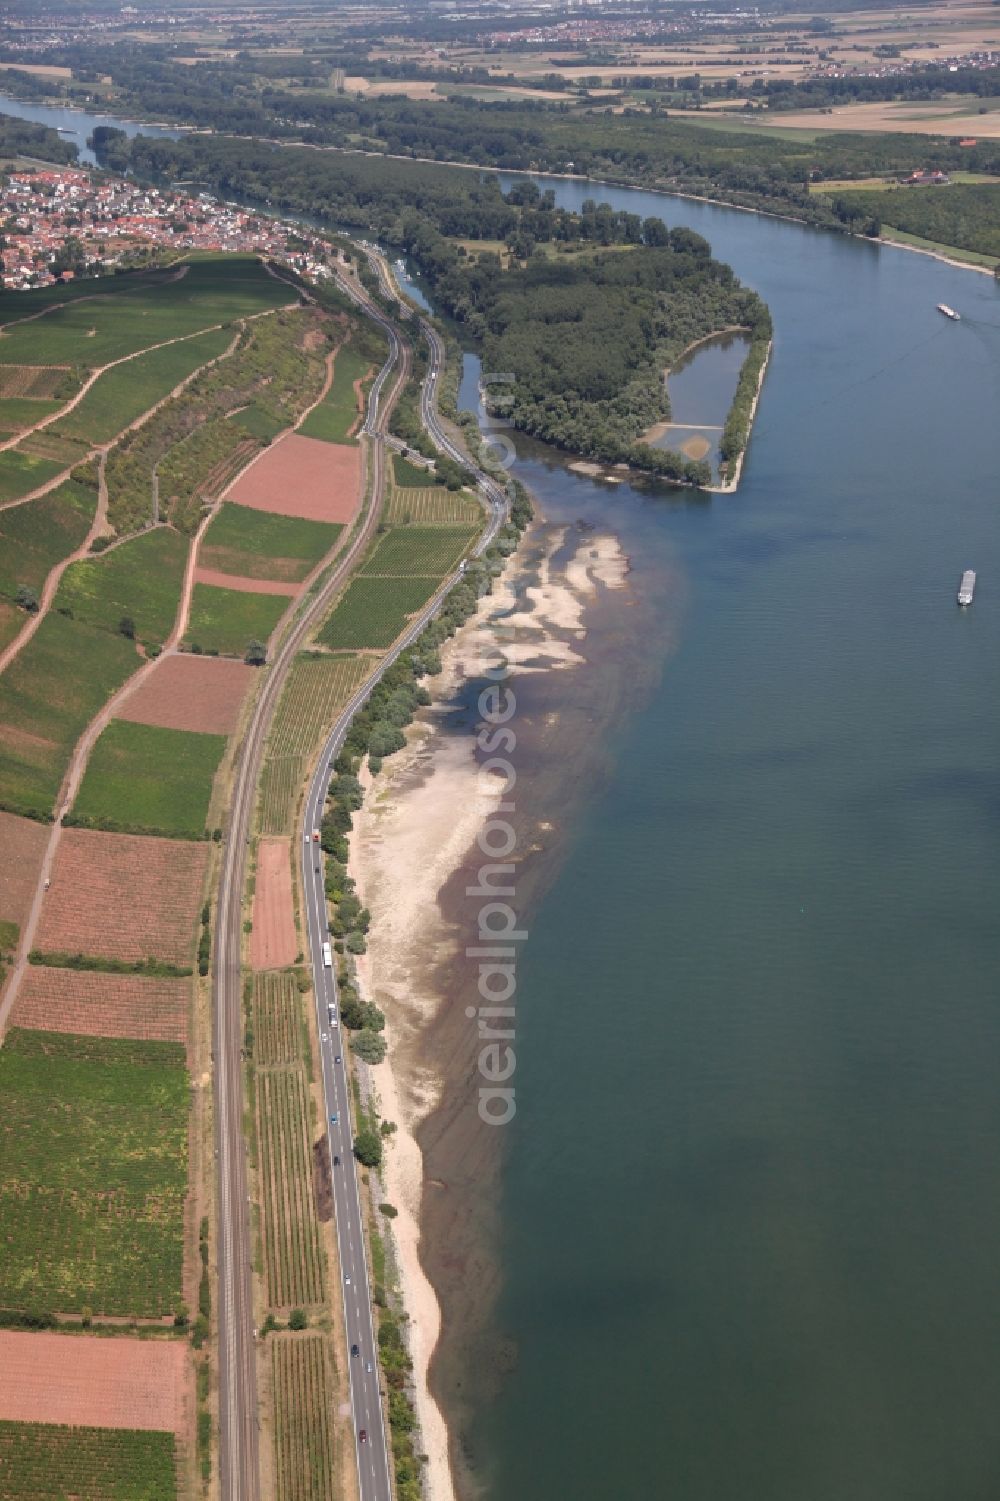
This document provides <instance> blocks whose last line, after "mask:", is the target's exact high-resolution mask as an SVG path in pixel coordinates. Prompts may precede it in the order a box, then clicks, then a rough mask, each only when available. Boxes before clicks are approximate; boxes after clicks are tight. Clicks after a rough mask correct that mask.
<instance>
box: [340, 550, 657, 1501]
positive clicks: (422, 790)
mask: <svg viewBox="0 0 1000 1501" xmlns="http://www.w3.org/2000/svg"><path fill="white" fill-rule="evenodd" d="M533 540H534V541H537V536H536V537H535V538H533ZM557 554H558V555H559V556H558V558H557V556H556V555H557ZM529 567H530V573H531V580H530V582H529V581H528V578H527V575H528V569H529ZM627 571H628V561H627V559H626V558H625V557H624V555H623V554H622V552H621V548H620V545H619V543H618V540H617V539H616V538H615V537H613V536H610V535H604V534H596V533H592V532H579V533H577V532H574V533H573V534H572V536H571V537H570V538H569V540H567V532H566V530H565V529H557V528H553V529H551V530H550V531H548V532H547V533H546V534H545V535H544V547H543V550H542V555H541V558H540V559H539V558H538V557H537V555H536V557H535V559H534V560H533V561H532V562H531V564H530V565H527V564H525V563H523V562H521V561H519V560H515V562H514V563H513V564H512V565H511V567H510V568H509V569H508V571H507V574H506V575H505V577H504V579H503V580H502V581H499V582H498V583H497V585H496V586H495V588H494V593H493V594H492V595H490V596H489V597H488V598H487V599H485V600H484V601H483V602H482V604H481V605H480V608H479V611H478V612H477V614H476V615H475V616H473V618H472V619H471V620H470V621H469V622H467V624H466V625H465V626H464V627H463V629H462V630H461V631H460V632H459V634H458V636H457V637H456V638H455V639H454V641H453V642H451V643H450V644H449V646H448V647H447V648H446V649H445V651H444V652H443V661H444V672H443V674H442V677H441V678H439V679H438V680H437V681H436V682H435V684H434V688H433V691H434V693H435V698H436V700H437V703H438V704H444V705H447V703H448V701H449V699H451V698H452V697H453V696H454V694H455V693H456V692H457V691H458V690H459V689H460V688H461V686H462V684H463V683H464V682H465V681H467V680H468V679H469V678H472V677H477V676H479V675H480V674H481V672H482V670H483V666H484V665H485V664H486V663H487V662H489V663H495V662H496V660H497V653H498V650H499V651H500V652H502V654H503V655H504V656H505V657H506V659H507V660H508V661H509V662H510V663H511V664H512V665H513V666H514V668H515V674H520V673H522V672H542V671H565V670H572V669H573V668H575V667H578V666H580V665H581V664H582V661H583V659H582V657H581V656H580V655H579V653H578V651H576V650H574V645H573V641H574V640H580V639H581V638H582V637H583V636H584V635H585V634H586V631H585V627H584V624H583V614H584V611H585V609H586V606H587V604H588V603H589V602H590V601H591V600H592V599H593V598H595V597H596V595H597V593H598V591H599V590H600V589H604V588H620V587H622V586H623V584H624V582H625V578H626V574H627ZM567 638H571V639H567ZM444 717H445V711H444V710H443V709H442V708H441V707H437V706H435V707H432V708H430V709H427V710H424V711H422V712H421V715H420V716H419V718H418V720H417V721H416V723H415V724H414V725H413V726H412V727H411V729H410V731H409V732H408V742H407V746H406V749H405V750H403V751H401V752H400V753H399V754H398V755H397V756H394V757H393V758H391V760H390V761H388V762H387V763H386V764H385V768H384V770H383V772H382V773H381V774H380V776H379V777H378V778H377V780H376V781H375V782H374V784H373V785H372V786H371V787H370V789H369V791H368V795H367V797H366V800H365V804H364V807H363V808H362V810H361V812H360V813H358V814H356V815H355V820H354V834H353V836H352V839H351V865H350V868H351V872H352V874H353V876H354V878H355V880H356V882H357V886H358V894H359V896H360V897H361V899H362V901H363V902H364V904H365V906H367V907H368V908H369V909H370V911H371V914H372V923H371V930H370V933H369V939H368V952H367V954H365V955H364V956H362V958H361V959H360V960H359V962H358V979H359V982H360V984H361V987H362V990H363V992H364V994H365V995H366V997H368V998H370V999H372V1000H375V1001H376V1002H377V1004H378V1005H380V1006H381V1007H382V1009H383V1010H384V1011H385V1014H386V1037H387V1040H388V1043H389V1052H388V1058H387V1060H386V1062H385V1063H382V1064H380V1065H378V1066H377V1067H375V1068H372V1069H371V1070H370V1071H369V1072H370V1077H371V1080H372V1085H373V1088H374V1090H375V1093H376V1095H377V1097H378V1100H379V1103H380V1107H381V1113H382V1116H383V1119H384V1120H389V1121H392V1122H394V1123H395V1125H396V1127H397V1129H396V1132H395V1133H394V1135H393V1136H392V1137H391V1138H390V1145H389V1148H388V1151H387V1153H386V1160H385V1163H384V1166H383V1169H382V1185H383V1189H384V1192H385V1196H386V1198H387V1200H388V1202H390V1203H391V1204H393V1205H394V1206H395V1208H396V1210H397V1217H396V1218H395V1219H394V1220H393V1221H391V1237H392V1240H393V1243H394V1251H395V1259H396V1263H397V1266H398V1270H399V1280H400V1289H401V1292H402V1296H403V1302H404V1305H405V1307H406V1310H407V1312H408V1314H409V1319H410V1324H409V1337H410V1354H411V1357H412V1359H413V1367H414V1369H413V1376H414V1385H415V1396H416V1407H417V1416H418V1420H419V1424H420V1443H419V1447H420V1449H421V1450H422V1452H423V1453H425V1454H426V1455H427V1461H428V1462H427V1470H426V1482H427V1487H426V1489H427V1495H428V1497H429V1501H454V1497H455V1484H454V1477H453V1474H452V1469H451V1463H450V1459H449V1434H448V1429H447V1425H446V1423H445V1419H444V1416H443V1414H442V1411H441V1408H440V1406H439V1405H438V1403H437V1402H436V1401H435V1400H434V1398H433V1397H432V1396H431V1394H430V1391H429V1389H428V1382H427V1373H428V1368H429V1365H430V1361H431V1357H432V1355H433V1353H434V1349H435V1346H436V1344H437V1342H438V1339H439V1337H440V1331H441V1310H440V1305H439V1303H438V1299H437V1296H436V1294H435V1291H434V1288H433V1286H432V1285H431V1283H430V1281H429V1280H428V1278H427V1275H426V1273H425V1271H424V1268H423V1265H422V1261H421V1256H420V1250H421V1246H420V1239H421V1206H422V1198H423V1192H424V1186H425V1174H424V1164H423V1157H422V1153H421V1151H420V1148H419V1146H418V1144H417V1139H416V1131H417V1128H418V1127H419V1125H420V1123H421V1122H422V1121H423V1120H425V1119H426V1117H427V1116H428V1115H429V1114H430V1113H431V1111H432V1110H433V1109H434V1108H435V1107H436V1106H437V1105H438V1103H439V1102H440V1100H441V1098H442V1094H443V1092H444V1091H445V1090H447V1089H448V1087H449V1081H448V1079H447V1078H446V1077H445V1076H444V1074H443V1071H438V1070H435V1069H434V1068H433V1067H430V1068H429V1067H428V1066H427V1065H426V1064H423V1063H420V1062H418V1053H419V1050H420V1043H421V1040H422V1035H423V1033H424V1032H425V1030H426V1028H427V1027H428V1026H429V1024H430V1022H431V1021H432V1020H433V1018H434V1016H435V1015H436V1014H437V1010H438V1008H439V1006H440V1004H441V997H440V996H439V995H438V994H437V993H436V992H435V990H434V986H433V981H432V976H433V974H434V972H435V970H436V968H437V966H438V965H439V964H440V963H441V961H442V960H443V959H447V958H449V957H451V956H452V955H455V954H457V953H458V951H459V942H458V934H457V932H456V930H455V929H454V928H453V927H452V926H451V925H449V924H448V923H446V921H445V919H444V918H443V916H442V913H441V909H440V905H439V902H438V896H439V893H440V892H441V890H442V888H443V887H444V886H445V884H446V882H447V880H448V878H449V876H451V875H452V874H453V872H454V871H455V870H457V869H458V868H459V866H460V865H461V864H462V861H463V859H464V858H465V856H466V855H467V854H468V852H469V850H470V849H471V848H472V847H473V845H474V844H475V840H476V836H477V833H478V831H479V828H480V826H481V824H482V822H483V821H484V819H485V818H486V817H487V815H488V814H489V812H490V811H491V809H492V808H493V806H494V804H495V802H496V800H497V797H498V792H499V790H498V789H497V787H496V786H495V785H494V786H491V784H490V779H489V778H485V779H484V778H483V777H482V776H481V775H480V773H479V770H478V766H477V762H476V758H475V740H474V738H473V735H472V734H471V733H465V734H457V733H451V732H448V731H447V730H446V727H445V724H444Z"/></svg>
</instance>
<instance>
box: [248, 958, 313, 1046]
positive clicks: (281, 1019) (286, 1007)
mask: <svg viewBox="0 0 1000 1501" xmlns="http://www.w3.org/2000/svg"><path fill="white" fill-rule="evenodd" d="M300 1005H301V1002H300V998H299V992H298V989H297V988H296V984H295V977H294V975H292V974H289V973H288V972H287V971H273V972H271V973H269V974H261V975H254V980H253V1055H254V1059H255V1060H256V1063H257V1066H258V1068H271V1067H273V1066H274V1065H275V1064H282V1063H297V1062H298V1061H299V1059H300V1058H301V1056H302V1019H301V1015H300Z"/></svg>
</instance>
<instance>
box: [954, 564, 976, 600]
mask: <svg viewBox="0 0 1000 1501" xmlns="http://www.w3.org/2000/svg"><path fill="white" fill-rule="evenodd" d="M975 592H976V573H975V569H973V568H967V569H966V570H965V572H964V573H963V574H962V582H961V583H960V584H959V586H958V602H959V604H960V605H971V603H972V596H973V595H974V594H975Z"/></svg>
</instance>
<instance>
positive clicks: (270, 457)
mask: <svg viewBox="0 0 1000 1501" xmlns="http://www.w3.org/2000/svg"><path fill="white" fill-rule="evenodd" d="M360 477H361V456H360V450H359V449H357V448H352V447H350V446H349V445H347V444H343V443H321V442H319V441H318V440H317V439H316V438H310V437H308V436H304V435H303V433H302V432H301V431H300V432H295V433H286V434H285V436H284V437H283V438H280V439H279V440H278V442H277V443H274V444H272V446H271V447H270V448H269V449H267V451H266V452H265V453H263V454H261V456H260V458H258V459H256V460H255V462H254V463H253V464H252V465H251V467H250V468H248V469H247V470H246V472H245V473H244V474H241V475H240V477H239V479H238V480H237V481H236V484H235V485H234V486H233V488H232V490H231V492H230V495H229V498H230V500H234V501H237V502H238V503H239V504H240V505H244V506H252V507H253V508H254V509H256V510H261V511H274V512H277V514H278V515H280V516H301V517H305V518H307V519H309V520H312V521H326V522H333V521H336V522H345V521H352V520H353V519H354V516H355V514H356V512H357V509H358V504H359V499H360V497H359V493H358V491H359V483H360Z"/></svg>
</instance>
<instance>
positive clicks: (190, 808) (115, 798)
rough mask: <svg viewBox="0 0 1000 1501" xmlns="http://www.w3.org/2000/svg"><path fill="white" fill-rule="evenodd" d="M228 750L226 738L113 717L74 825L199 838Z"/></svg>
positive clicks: (90, 764) (99, 746)
mask: <svg viewBox="0 0 1000 1501" xmlns="http://www.w3.org/2000/svg"><path fill="white" fill-rule="evenodd" d="M225 749H226V737H225V735H205V734H200V733H199V732H197V731H195V730H167V729H163V728H161V727H160V726H159V725H150V724H132V723H131V722H130V721H129V720H125V719H113V720H112V721H111V723H110V724H109V725H108V727H107V729H106V730H105V731H104V732H103V734H102V735H101V737H100V739H99V740H98V742H97V744H96V745H95V746H94V750H93V753H92V754H91V757H90V761H89V762H88V765H87V770H86V773H85V775H84V778H83V785H82V786H81V788H80V792H79V795H78V796H77V799H76V802H75V803H74V805H73V819H74V822H81V823H88V824H92V825H94V826H95V827H97V828H105V829H118V830H121V831H122V832H124V833H133V832H138V833H144V834H146V833H148V834H172V835H187V836H188V837H189V838H191V839H199V838H201V836H202V834H203V833H204V831H205V822H206V819H207V817H208V805H209V801H210V799H211V796H212V782H213V779H214V777H215V773H216V772H217V771H218V769H219V762H220V761H221V760H222V756H223V753H224V751H225Z"/></svg>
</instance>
